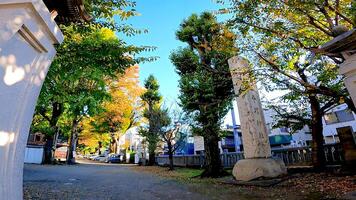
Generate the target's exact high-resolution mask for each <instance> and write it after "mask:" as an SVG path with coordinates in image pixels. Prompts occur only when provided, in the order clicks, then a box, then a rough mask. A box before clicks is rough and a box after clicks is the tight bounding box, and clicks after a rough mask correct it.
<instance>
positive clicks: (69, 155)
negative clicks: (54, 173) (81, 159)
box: [67, 118, 79, 164]
mask: <svg viewBox="0 0 356 200" xmlns="http://www.w3.org/2000/svg"><path fill="white" fill-rule="evenodd" d="M78 123H79V121H78V120H77V119H76V118H74V119H73V122H72V130H71V134H70V138H69V148H68V151H67V164H74V163H75V160H74V157H73V151H75V149H76V143H77V142H76V140H77V134H78V133H77V132H78Z"/></svg>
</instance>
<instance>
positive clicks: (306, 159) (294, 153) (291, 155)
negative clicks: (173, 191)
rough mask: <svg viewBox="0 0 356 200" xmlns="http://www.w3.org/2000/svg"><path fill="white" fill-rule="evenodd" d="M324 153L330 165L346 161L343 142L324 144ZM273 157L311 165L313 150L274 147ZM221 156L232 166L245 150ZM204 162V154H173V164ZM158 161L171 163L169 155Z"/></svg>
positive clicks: (191, 165) (190, 165)
mask: <svg viewBox="0 0 356 200" xmlns="http://www.w3.org/2000/svg"><path fill="white" fill-rule="evenodd" d="M324 154H325V159H326V162H327V164H329V165H336V164H341V163H342V162H343V161H344V157H343V150H342V146H341V144H327V145H324ZM272 157H273V158H275V159H281V160H283V162H284V163H285V165H286V166H293V165H310V164H311V162H312V151H311V148H310V147H293V148H283V149H273V150H272ZM220 158H221V162H222V164H223V166H224V167H225V168H232V167H233V166H234V165H235V163H236V162H237V161H239V160H241V159H244V155H243V152H229V153H223V154H221V155H220ZM204 162H205V157H204V155H174V156H173V164H174V165H175V166H180V167H202V166H203V165H204ZM156 163H157V164H158V165H161V166H166V165H169V159H168V156H167V155H162V156H156Z"/></svg>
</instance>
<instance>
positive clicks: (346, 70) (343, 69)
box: [339, 54, 356, 105]
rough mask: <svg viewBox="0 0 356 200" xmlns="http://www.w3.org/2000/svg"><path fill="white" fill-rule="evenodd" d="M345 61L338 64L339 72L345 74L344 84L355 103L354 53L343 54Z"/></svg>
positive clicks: (355, 63)
mask: <svg viewBox="0 0 356 200" xmlns="http://www.w3.org/2000/svg"><path fill="white" fill-rule="evenodd" d="M344 57H345V61H344V62H343V63H342V64H341V65H340V68H339V73H340V74H342V75H344V76H345V80H344V83H345V86H346V88H347V90H348V91H349V93H350V97H351V99H352V101H353V102H354V105H356V54H353V55H350V56H348V55H346V54H344Z"/></svg>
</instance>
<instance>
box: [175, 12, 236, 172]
mask: <svg viewBox="0 0 356 200" xmlns="http://www.w3.org/2000/svg"><path fill="white" fill-rule="evenodd" d="M176 36H177V38H178V39H179V40H180V41H182V42H184V43H186V44H187V45H188V46H187V47H185V48H181V49H178V50H176V51H175V52H173V53H172V54H171V57H170V58H171V60H172V62H173V64H174V65H175V66H176V70H177V73H178V74H179V76H180V81H179V87H180V89H181V94H180V96H179V99H180V104H181V106H182V107H183V109H184V111H186V112H187V113H188V114H189V115H191V116H192V118H193V120H194V121H195V122H196V123H195V124H193V133H194V134H196V135H201V136H204V145H205V157H206V163H205V170H204V172H203V174H202V176H206V177H217V176H220V175H221V174H222V173H223V169H222V166H221V160H220V152H219V147H218V141H219V140H220V125H221V123H222V119H223V118H224V117H225V115H226V114H227V112H228V110H229V107H230V105H231V100H232V98H233V96H234V92H233V85H232V80H231V75H230V71H229V66H228V62H227V60H228V59H229V58H231V57H232V56H234V55H236V53H237V48H236V47H235V42H236V41H235V40H236V37H235V35H234V34H233V33H232V32H231V31H230V30H229V29H228V28H227V27H226V26H224V25H223V24H221V23H218V22H217V20H216V18H215V16H213V15H212V14H210V13H207V12H204V13H202V14H201V15H199V16H198V15H196V14H193V15H191V16H190V17H189V18H188V19H186V20H184V21H183V23H182V24H181V25H180V28H179V30H178V31H177V32H176Z"/></svg>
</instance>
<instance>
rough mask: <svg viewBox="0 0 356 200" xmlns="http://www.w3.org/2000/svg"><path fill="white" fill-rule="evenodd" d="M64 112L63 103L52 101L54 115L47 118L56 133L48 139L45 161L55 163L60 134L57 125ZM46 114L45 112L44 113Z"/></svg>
mask: <svg viewBox="0 0 356 200" xmlns="http://www.w3.org/2000/svg"><path fill="white" fill-rule="evenodd" d="M62 113H63V105H62V104H61V103H58V102H52V115H51V118H49V119H48V118H47V119H48V120H49V121H48V122H49V126H50V127H51V129H52V130H54V135H53V136H52V137H50V140H48V144H46V149H45V163H47V164H50V163H54V152H55V150H56V148H57V139H58V134H59V128H58V127H57V122H58V120H59V117H60V116H61V115H62ZM43 115H45V114H43Z"/></svg>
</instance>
